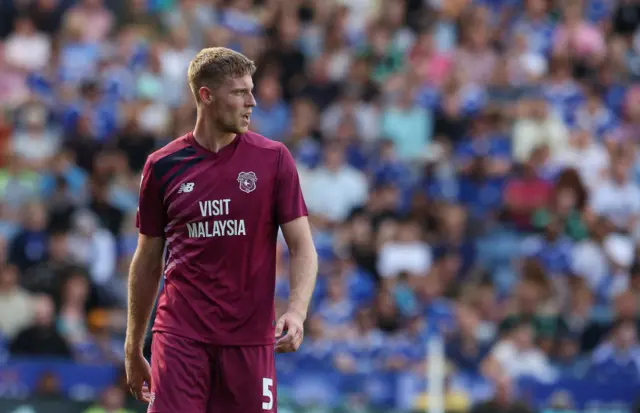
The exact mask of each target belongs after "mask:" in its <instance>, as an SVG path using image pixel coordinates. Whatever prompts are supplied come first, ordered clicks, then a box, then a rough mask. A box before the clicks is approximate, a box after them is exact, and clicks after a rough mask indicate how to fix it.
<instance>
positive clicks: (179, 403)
mask: <svg viewBox="0 0 640 413" xmlns="http://www.w3.org/2000/svg"><path fill="white" fill-rule="evenodd" d="M254 71H255V66H254V63H253V62H252V61H251V60H249V59H248V58H246V57H245V56H243V55H242V54H240V53H237V52H234V51H232V50H229V49H225V48H220V47H215V48H209V49H204V50H202V51H200V52H199V53H198V55H197V56H196V57H195V59H194V60H193V61H192V62H191V64H190V66H189V83H190V86H191V89H192V90H193V93H194V95H195V99H196V102H197V108H198V117H197V121H196V126H195V129H194V130H193V132H190V133H188V134H186V135H184V136H182V137H180V138H178V139H176V140H174V141H173V142H171V143H169V144H168V145H166V146H165V147H163V148H161V149H159V150H158V151H156V152H154V153H153V154H151V155H150V156H149V157H148V159H147V162H146V164H145V166H144V169H143V173H142V179H141V185H140V203H139V208H138V216H137V226H138V228H139V231H140V235H139V240H138V247H137V249H136V252H135V255H134V257H133V261H132V263H131V269H130V275H129V308H128V312H129V314H128V325H127V337H126V344H125V352H126V359H125V367H126V372H127V380H128V384H129V387H130V390H131V392H132V393H133V394H134V395H135V396H136V397H137V398H138V399H139V400H142V401H145V402H148V403H149V412H151V413H258V412H260V413H263V412H276V411H277V407H276V402H277V400H276V377H275V365H274V364H275V363H274V350H275V352H291V351H295V350H296V349H297V348H298V347H299V346H300V344H301V342H302V338H303V322H304V320H305V318H306V315H307V307H308V305H309V301H310V299H311V295H312V292H313V288H314V285H315V279H316V273H317V266H318V264H317V255H316V251H315V248H314V246H313V242H312V239H311V231H310V228H309V223H308V220H307V208H306V205H305V202H304V199H303V197H302V193H301V190H300V184H299V179H298V173H297V170H296V166H295V164H294V161H293V158H292V156H291V154H290V153H289V151H288V150H287V148H286V147H285V146H284V145H282V144H281V143H278V142H274V141H271V140H268V139H267V138H265V137H263V136H260V135H258V134H255V133H252V132H249V131H248V127H249V120H250V116H251V110H252V108H253V107H254V106H255V104H256V102H255V99H254V97H253V94H252V89H253V81H252V75H253V73H254ZM279 229H282V233H283V235H284V238H285V241H286V242H287V245H288V247H289V251H290V257H291V263H290V272H291V275H290V284H291V295H290V300H289V306H288V309H287V311H286V312H285V314H284V315H282V316H281V317H280V319H279V320H278V321H277V322H276V320H275V310H274V289H275V263H276V242H277V236H278V230H279ZM165 249H166V252H165ZM163 254H164V279H165V281H164V288H163V290H162V293H161V294H160V297H159V300H158V307H157V314H156V319H155V323H154V326H153V341H152V345H151V354H152V355H151V367H150V366H149V364H148V363H147V361H146V360H145V358H144V357H143V354H142V347H143V340H144V333H145V329H146V326H147V323H148V321H149V317H150V313H151V310H152V307H153V303H154V301H155V298H156V293H157V291H158V287H159V283H160V277H161V274H162V272H163ZM274 345H275V347H274Z"/></svg>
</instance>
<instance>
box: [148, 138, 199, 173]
mask: <svg viewBox="0 0 640 413" xmlns="http://www.w3.org/2000/svg"><path fill="white" fill-rule="evenodd" d="M189 149H193V152H194V153H195V149H194V148H193V146H192V145H191V143H190V142H189V134H186V135H182V136H180V137H178V138H176V139H174V140H172V141H171V142H169V143H168V144H166V145H164V146H163V147H162V148H160V149H157V150H155V151H154V152H152V153H151V154H150V155H149V158H148V162H149V163H150V164H152V165H155V164H157V163H158V162H159V161H161V160H162V159H165V158H167V157H169V156H171V155H173V154H175V153H181V152H187V151H188V150H189Z"/></svg>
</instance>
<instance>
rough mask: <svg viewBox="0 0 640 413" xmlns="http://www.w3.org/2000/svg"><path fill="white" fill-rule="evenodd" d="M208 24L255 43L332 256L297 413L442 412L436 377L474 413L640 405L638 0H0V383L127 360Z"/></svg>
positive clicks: (290, 362) (280, 130)
mask: <svg viewBox="0 0 640 413" xmlns="http://www.w3.org/2000/svg"><path fill="white" fill-rule="evenodd" d="M285 3H286V4H285ZM212 45H218V46H226V47H231V48H233V49H236V50H239V51H241V52H243V53H245V54H246V55H247V56H249V57H250V58H252V59H254V60H255V61H256V64H257V67H258V70H257V73H256V75H255V77H254V82H255V95H256V101H257V106H256V107H255V108H254V112H253V115H252V125H251V128H252V130H255V131H257V132H258V133H262V134H265V135H266V136H267V137H268V138H270V139H274V140H278V141H281V142H283V143H285V144H286V145H287V146H288V147H289V149H290V151H291V153H292V155H293V156H294V158H295V161H296V164H297V165H298V171H299V175H300V181H301V185H302V188H303V191H304V195H305V199H306V201H307V204H308V208H309V212H310V222H311V225H312V231H313V238H314V242H315V243H316V248H317V251H318V254H319V257H320V271H319V273H320V274H319V278H318V285H317V288H316V290H315V291H314V297H313V305H312V308H311V309H310V314H309V319H308V321H307V338H306V340H305V343H304V345H303V346H302V348H301V349H300V350H299V352H298V353H296V354H292V355H289V356H282V357H280V356H279V357H278V359H277V363H276V367H277V369H278V377H279V385H280V388H279V390H280V391H279V398H278V402H279V408H280V409H281V410H283V411H285V410H286V409H289V408H290V406H289V405H291V404H292V403H293V405H295V404H296V403H302V402H303V401H305V400H307V399H312V400H313V401H316V402H317V403H316V404H315V405H313V408H314V409H315V408H317V409H319V410H322V411H324V410H327V411H328V410H329V409H333V410H336V411H338V410H340V411H342V410H345V411H346V410H349V409H351V410H357V411H362V412H367V413H369V410H370V409H377V410H380V411H394V409H397V408H401V407H406V408H407V409H409V408H414V407H418V408H420V409H423V408H427V407H429V408H432V407H433V406H432V405H431V403H432V402H434V403H435V402H437V398H436V399H432V398H430V397H427V394H428V395H429V396H432V395H434V394H433V393H434V390H433V389H434V387H433V386H435V389H436V390H437V388H438V384H441V385H442V386H441V387H442V389H443V390H442V396H443V402H445V405H446V406H445V407H447V408H452V409H459V410H460V411H467V410H469V409H470V408H471V409H472V410H473V409H476V410H481V411H482V410H492V411H505V412H510V411H526V410H527V409H526V408H525V407H524V406H521V405H520V403H516V402H515V400H516V398H515V397H516V396H517V397H518V399H517V400H519V401H520V402H522V403H525V402H526V403H527V404H529V406H528V408H531V409H533V410H540V411H543V412H549V413H558V412H562V413H566V412H567V411H569V410H579V409H584V408H586V409H589V408H590V407H591V406H595V405H597V406H599V408H601V409H604V410H606V409H608V408H609V407H610V406H609V405H610V404H616V408H617V405H618V404H620V403H623V404H624V408H629V409H631V400H633V399H635V398H636V396H635V393H634V391H635V390H634V389H635V388H634V387H633V386H634V385H635V384H634V383H636V382H637V380H638V377H640V376H639V374H638V369H637V365H636V364H637V360H635V358H637V357H636V356H637V355H636V354H635V352H637V349H636V347H637V335H638V334H640V322H639V321H638V320H639V318H638V315H639V314H638V309H639V305H640V270H639V268H640V255H639V253H640V248H639V247H638V243H639V241H640V226H639V225H638V222H637V221H638V215H639V214H638V212H639V211H640V210H639V209H638V202H640V201H638V199H640V194H639V193H638V187H637V186H638V185H639V184H640V150H639V148H640V147H639V146H638V140H637V136H638V134H639V133H640V93H639V92H640V89H638V87H637V86H635V83H637V81H638V79H640V64H639V62H640V8H639V6H638V4H637V2H636V1H632V0H620V1H606V0H588V1H574V0H571V1H558V0H517V1H515V0H447V1H442V0H430V1H418V0H410V1H403V0H387V1H374V0H340V1H337V2H323V1H298V0H295V1H294V0H292V1H287V2H282V1H279V0H260V1H258V0H233V1H202V0H180V1H175V0H154V1H144V0H131V1H129V0H118V1H104V0H77V1H76V0H74V1H69V0H32V1H22V0H20V1H18V0H8V1H3V2H0V102H1V104H0V268H1V269H2V270H1V271H0V296H2V297H4V299H2V298H0V331H1V332H2V333H1V334H0V359H2V361H3V363H0V364H1V365H0V393H2V394H3V395H7V394H8V395H12V396H13V397H23V396H27V395H29V396H31V395H34V396H35V395H37V394H39V396H38V397H45V398H52V397H53V398H56V401H57V402H62V401H61V400H59V399H57V397H58V396H53V395H54V394H59V393H61V394H60V396H61V397H67V396H71V397H73V398H78V397H84V396H85V395H87V394H100V392H101V391H102V390H104V389H105V384H108V383H111V382H113V381H114V378H115V377H116V376H117V372H114V371H115V370H116V367H115V366H117V365H119V364H121V362H122V351H123V345H122V339H123V338H122V334H123V332H124V328H125V327H126V316H125V313H126V310H125V309H126V306H127V300H126V296H127V273H128V266H129V264H130V261H131V258H132V255H133V252H134V251H135V247H136V243H137V236H138V233H137V229H136V227H135V217H136V208H137V203H138V191H139V184H140V172H141V169H142V166H143V165H144V163H145V161H146V159H147V156H148V154H149V153H150V152H152V151H153V150H155V149H157V148H159V147H161V146H163V145H165V144H166V143H168V142H170V141H171V140H172V139H174V138H175V137H177V136H180V135H183V134H185V133H187V132H188V131H189V130H191V128H193V124H194V121H195V117H196V108H195V105H194V102H193V100H192V94H191V91H190V90H189V88H188V85H187V82H186V80H187V79H186V76H185V73H186V68H187V66H188V64H189V61H190V60H191V59H192V58H193V56H194V55H195V52H196V51H197V50H199V49H200V48H201V47H209V46H212ZM279 239H280V244H281V245H279V252H278V270H277V278H276V303H275V305H276V311H278V312H281V311H282V309H283V308H284V307H286V300H287V294H288V292H289V283H288V265H287V264H288V262H287V261H288V260H287V252H286V246H285V245H284V244H283V242H282V241H283V240H282V237H280V238H279ZM23 289H24V290H23ZM31 294H36V298H32V297H31ZM53 303H55V309H54V305H53ZM7 306H8V307H7ZM5 307H6V308H5ZM632 330H633V331H632ZM438 336H440V338H442V339H443V341H444V349H443V357H444V360H441V361H442V362H443V363H442V364H444V365H445V366H446V367H445V368H444V369H443V372H442V374H441V376H442V379H443V381H442V382H441V383H437V382H436V383H433V382H430V381H431V380H433V378H432V377H429V380H427V377H428V376H429V372H431V373H433V370H432V369H433V368H434V366H435V367H436V368H437V367H438V365H439V364H440V363H438V359H437V357H438V356H437V353H436V354H433V353H431V354H427V348H431V345H432V344H434V345H435V344H437V341H433V339H434V338H437V337H438ZM49 339H51V340H52V341H48V340H49ZM149 344H150V340H148V342H147V349H148V348H149V347H150V346H149ZM8 351H9V353H8ZM49 353H52V354H51V356H60V357H63V358H66V359H67V363H69V364H60V363H59V362H55V363H53V364H49V363H48V362H45V361H42V362H41V361H40V358H38V360H37V361H36V360H35V359H34V358H33V357H32V356H31V355H36V354H38V355H41V354H46V355H49ZM16 355H18V356H16ZM20 355H22V356H20ZM7 357H9V359H8V361H7V363H4V361H5V359H6V358H7ZM432 357H436V358H435V359H432ZM71 359H73V360H71ZM42 363H46V366H45V364H42ZM71 363H75V365H72V364H71ZM25 365H28V367H23V366H25ZM54 365H55V366H63V367H60V368H59V369H57V368H52V367H51V366H54ZM10 366H19V367H16V369H17V371H16V370H12V369H13V367H10ZM45 367H46V368H45ZM23 368H24V369H31V368H33V369H37V370H38V371H43V372H44V371H46V372H50V373H51V374H50V375H48V376H47V375H46V374H45V376H44V378H43V379H42V381H41V386H40V387H41V388H40V389H38V388H37V387H36V383H37V380H38V377H36V376H33V377H31V375H28V374H26V373H25V371H26V370H24V371H23V370H22V369H23ZM28 371H31V370H28ZM103 374H104V375H103ZM27 378H29V380H27ZM27 381H28V383H27ZM56 381H57V383H56ZM94 381H95V383H94ZM98 382H99V384H97V383H98ZM301 384H304V386H303V387H301ZM594 386H596V387H598V391H591V389H592V388H593V387H594ZM106 387H108V386H106ZM557 388H562V389H563V390H562V391H557ZM47 389H48V390H47ZM612 389H614V390H615V391H613V390H612ZM43 390H46V391H43ZM85 392H86V393H85ZM307 393H309V394H310V395H311V396H310V397H308V394H307ZM436 393H437V391H436ZM434 396H437V394H435V395H434ZM122 397H123V395H122V394H121V393H120V390H117V389H115V388H113V389H112V388H109V390H108V391H107V392H106V394H105V398H104V401H101V402H100V403H99V405H96V409H97V410H94V411H124V407H123V403H122ZM614 399H615V400H614ZM303 404H304V403H303ZM3 406H4V405H3ZM34 406H35V405H34ZM474 406H475V407H474ZM36 407H37V406H36ZM296 407H299V406H293V407H291V409H293V410H292V411H296ZM435 407H437V403H436V406H435ZM435 407H434V408H435ZM2 408H3V407H1V406H0V410H1V409H2ZM69 409H70V411H71V410H73V409H72V408H69ZM291 409H290V410H291ZM290 410H286V411H290ZM423 410H424V409H423ZM302 411H304V410H302Z"/></svg>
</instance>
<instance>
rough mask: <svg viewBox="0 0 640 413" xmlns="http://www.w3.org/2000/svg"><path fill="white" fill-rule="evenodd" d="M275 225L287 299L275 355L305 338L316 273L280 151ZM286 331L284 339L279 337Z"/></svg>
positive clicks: (292, 168)
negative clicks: (284, 254)
mask: <svg viewBox="0 0 640 413" xmlns="http://www.w3.org/2000/svg"><path fill="white" fill-rule="evenodd" d="M276 185H277V199H276V204H277V208H276V210H277V213H276V215H277V222H278V225H279V226H280V228H281V229H282V234H283V235H284V238H285V241H286V242H287V246H288V247H289V256H290V262H289V278H290V290H291V293H290V298H289V306H288V308H287V311H286V312H285V314H284V315H283V316H282V317H280V319H279V320H278V323H277V324H276V331H275V334H276V338H278V341H277V342H276V351H277V352H280V353H286V352H291V351H296V350H297V349H298V347H300V344H301V343H302V339H303V337H304V321H305V319H306V318H307V310H308V308H309V302H310V301H311V296H312V295H313V289H314V287H315V284H316V275H317V273H318V254H317V253H316V249H315V246H314V245H313V239H312V237H311V228H310V226H309V219H308V218H307V206H306V204H305V202H304V197H303V196H302V190H301V188H300V179H299V177H298V171H297V168H296V164H295V162H294V160H293V157H292V156H291V153H290V152H289V151H288V150H287V149H286V147H282V149H281V152H280V159H279V164H278V177H277V182H276ZM285 331H286V334H285V335H284V337H280V336H281V335H282V333H283V332H285Z"/></svg>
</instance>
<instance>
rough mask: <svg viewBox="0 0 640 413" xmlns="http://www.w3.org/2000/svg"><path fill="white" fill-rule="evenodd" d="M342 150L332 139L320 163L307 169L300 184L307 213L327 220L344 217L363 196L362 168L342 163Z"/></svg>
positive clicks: (365, 191)
mask: <svg viewBox="0 0 640 413" xmlns="http://www.w3.org/2000/svg"><path fill="white" fill-rule="evenodd" d="M344 157H345V154H344V150H343V149H342V147H341V146H340V144H337V143H334V144H333V145H331V147H330V148H327V150H326V151H325V155H324V162H323V164H322V166H320V167H318V168H317V169H315V170H314V171H311V172H310V173H309V176H308V178H307V184H306V188H303V191H304V193H305V199H306V201H307V206H308V208H309V211H310V212H311V213H315V214H318V215H324V216H325V217H326V218H328V219H329V220H331V221H341V220H343V219H345V218H346V217H347V216H348V214H349V213H350V212H351V210H352V209H353V208H355V207H357V206H360V205H362V204H363V203H364V202H365V200H366V195H367V189H368V188H367V187H368V184H367V181H366V179H365V176H364V175H363V174H362V172H360V171H358V170H356V169H354V168H352V167H351V166H348V165H346V164H345V160H344Z"/></svg>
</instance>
